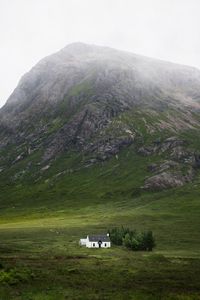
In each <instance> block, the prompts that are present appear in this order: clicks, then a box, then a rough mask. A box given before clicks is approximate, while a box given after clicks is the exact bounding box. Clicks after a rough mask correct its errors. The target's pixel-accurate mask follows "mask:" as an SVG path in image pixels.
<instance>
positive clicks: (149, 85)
mask: <svg viewBox="0 0 200 300" xmlns="http://www.w3.org/2000/svg"><path fill="white" fill-rule="evenodd" d="M199 111H200V71H199V70H198V69H195V68H192V67H188V66H182V65H177V64H174V63H169V62H165V61H160V60H156V59H152V58H148V57H144V56H140V55H136V54H132V53H129V52H123V51H119V50H115V49H111V48H107V47H99V46H94V45H87V44H82V43H74V44H70V45H68V46H66V47H65V48H64V49H62V50H60V51H59V52H57V53H55V54H53V55H50V56H48V57H46V58H44V59H42V60H41V61H40V62H39V63H38V64H37V65H36V66H35V67H33V68H32V69H31V70H30V72H28V73H27V74H25V75H24V76H23V77H22V79H21V80H20V82H19V84H18V86H17V87H16V89H15V90H14V92H13V93H12V95H11V96H10V97H9V99H8V101H7V102H6V104H5V105H4V107H3V108H2V109H1V110H0V151H1V153H3V154H2V155H1V158H0V169H1V173H2V175H3V174H4V173H5V174H6V172H7V171H8V170H12V168H13V166H15V173H16V174H17V173H19V174H21V175H19V176H18V175H16V174H12V171H10V172H11V174H12V176H11V178H20V180H23V178H24V176H26V175H27V174H31V176H33V177H34V176H35V177H36V178H37V177H38V176H40V175H38V174H41V172H42V173H43V171H45V170H47V169H50V168H51V165H52V164H53V163H55V161H56V160H57V159H59V158H60V157H61V156H62V155H64V154H67V153H71V152H73V153H76V154H77V155H80V153H82V160H81V162H79V164H78V165H79V166H78V167H79V168H82V167H83V168H85V167H86V166H87V167H89V166H92V165H95V164H98V163H99V162H104V161H107V160H109V159H111V158H112V157H115V156H117V155H118V154H119V153H120V152H121V151H122V150H123V149H128V148H129V147H133V150H134V151H135V153H138V154H139V155H142V156H152V155H154V156H155V155H156V156H159V155H161V154H162V153H164V154H165V156H166V157H165V161H161V162H160V164H158V165H157V166H154V167H153V166H152V168H154V171H153V172H154V173H155V174H154V176H150V175H149V177H150V178H149V179H147V182H144V187H146V188H150V189H151V188H165V187H173V186H180V185H183V184H185V183H187V182H189V181H191V180H192V179H193V178H194V176H195V174H194V173H195V171H194V166H197V164H198V163H199V157H198V153H197V152H198V149H196V148H195V147H193V146H191V145H190V143H189V142H188V141H187V140H186V139H183V138H180V136H182V135H183V133H187V132H191V131H192V132H194V133H193V134H194V136H195V135H196V134H197V132H198V130H199V126H200V122H199V120H200V118H199ZM130 149H131V148H130ZM35 157H37V159H36V158H35ZM166 160H167V162H166ZM163 164H164V167H163ZM185 164H186V169H187V172H186V173H185V174H183V172H182V171H181V169H182V168H183V166H184V165H185ZM22 165H23V166H22ZM16 166H17V167H16ZM30 166H34V168H33V169H32V167H30ZM16 168H17V170H18V171H16ZM75 168H77V166H76V167H75ZM67 169H68V166H65V170H62V172H66V170H67ZM72 169H73V168H72ZM41 170H42V171H41ZM166 170H168V172H167V173H166ZM171 170H172V172H171ZM169 171H170V172H169ZM20 172H22V173H20ZM57 173H58V174H59V173H60V171H59V170H57ZM158 174H162V176H161V177H160V176H158V177H156V176H157V175H158ZM152 177H153V179H152ZM160 178H161V179H160ZM162 178H163V179H162Z"/></svg>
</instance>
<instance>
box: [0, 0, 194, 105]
mask: <svg viewBox="0 0 200 300" xmlns="http://www.w3.org/2000/svg"><path fill="white" fill-rule="evenodd" d="M77 41H80V42H85V43H92V44H97V45H105V46H110V47H113V48H118V49H124V50H128V51H131V52H134V53H138V54H144V55H146V56H151V57H156V58H161V59H165V60H169V61H173V62H178V63H182V64H188V65H193V66H196V67H199V68H200V0H0V106H2V105H3V104H4V103H5V101H6V100H7V98H8V96H9V95H10V94H11V92H12V91H13V89H14V88H15V87H16V85H17V83H18V81H19V79H20V77H21V76H22V75H23V74H24V73H25V72H27V71H28V70H29V69H30V68H31V67H32V66H33V65H35V64H36V63H37V62H38V60H40V59H41V58H43V57H45V56H47V55H49V54H51V53H53V52H55V51H57V50H59V49H61V48H62V47H64V46H66V45H67V44H69V43H72V42H77Z"/></svg>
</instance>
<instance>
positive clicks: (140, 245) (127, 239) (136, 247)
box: [108, 226, 156, 251]
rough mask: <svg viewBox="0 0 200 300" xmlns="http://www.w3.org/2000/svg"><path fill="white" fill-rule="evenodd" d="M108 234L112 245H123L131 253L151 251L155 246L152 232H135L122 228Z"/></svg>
mask: <svg viewBox="0 0 200 300" xmlns="http://www.w3.org/2000/svg"><path fill="white" fill-rule="evenodd" d="M108 232H109V235H110V239H111V242H112V243H113V244H115V245H123V246H125V247H126V248H128V249H130V250H133V251H152V250H153V248H155V246H156V243H155V238H154V236H153V233H152V231H142V232H137V231H136V230H130V229H129V228H127V227H123V226H122V227H120V228H117V227H115V228H113V229H111V230H108Z"/></svg>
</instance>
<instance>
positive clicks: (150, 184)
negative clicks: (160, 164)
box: [143, 170, 194, 191]
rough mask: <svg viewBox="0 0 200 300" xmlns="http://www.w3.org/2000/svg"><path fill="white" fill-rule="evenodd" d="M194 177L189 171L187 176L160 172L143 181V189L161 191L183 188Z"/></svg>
mask: <svg viewBox="0 0 200 300" xmlns="http://www.w3.org/2000/svg"><path fill="white" fill-rule="evenodd" d="M193 177H194V172H193V171H192V170H190V171H189V172H188V174H187V175H185V176H183V175H182V174H181V173H171V172H162V173H160V174H157V175H155V176H152V177H150V178H148V179H147V180H146V181H145V184H144V187H143V188H144V189H146V190H152V191H154V190H162V189H167V188H173V187H179V186H183V185H184V184H185V183H187V182H190V181H191V180H192V179H193Z"/></svg>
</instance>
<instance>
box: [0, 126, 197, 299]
mask: <svg viewBox="0 0 200 300" xmlns="http://www.w3.org/2000/svg"><path fill="white" fill-rule="evenodd" d="M141 128H142V124H141V126H140V130H141ZM194 134H195V135H196V138H194ZM143 136H144V138H146V139H147V142H149V143H150V142H151V138H152V139H154V138H156V137H157V136H153V137H151V138H150V137H149V136H148V135H147V134H146V136H145V131H144V129H143ZM183 137H186V138H187V140H189V141H190V148H193V147H194V148H195V149H198V147H199V141H200V139H199V134H198V132H195V133H194V132H192V131H191V132H189V131H187V133H184V135H183ZM163 159H164V157H158V156H151V157H142V156H139V155H137V154H136V152H135V149H134V145H133V146H131V147H129V148H128V149H126V150H123V151H122V152H121V153H120V155H119V157H118V159H116V158H113V159H111V160H109V161H107V162H104V163H100V164H97V165H95V166H93V167H90V168H82V169H80V170H77V171H74V172H72V173H70V172H68V173H66V174H64V175H63V176H60V177H55V176H54V175H55V174H57V173H59V172H60V171H63V170H66V166H67V169H68V170H69V169H70V168H71V167H73V166H77V167H78V166H79V167H80V166H81V162H82V160H84V157H83V155H82V154H80V155H79V156H77V155H76V154H75V153H71V154H67V155H64V156H63V157H62V158H60V160H58V161H56V162H55V163H54V165H53V166H52V167H51V168H50V169H49V170H47V171H46V172H44V173H42V175H41V178H39V181H38V182H35V183H34V184H33V183H31V180H33V178H31V177H28V176H27V177H28V178H26V180H24V181H23V183H22V182H21V181H20V180H18V181H16V182H15V184H11V183H9V182H8V180H7V178H5V176H4V177H3V175H2V176H1V183H0V184H1V195H0V209H1V212H2V214H1V219H0V241H1V243H0V262H1V263H2V265H3V268H4V269H3V270H9V269H13V268H14V270H15V271H14V273H13V274H12V276H11V275H10V276H11V277H12V279H13V278H14V279H13V280H14V283H13V282H12V280H11V281H10V282H9V280H7V281H8V283H5V281H6V280H4V284H2V285H1V287H0V296H1V298H2V299H26V300H27V299H184V300H186V299H199V298H198V297H199V296H198V295H199V293H200V285H199V282H200V272H199V267H200V239H199V229H200V219H199V213H200V198H199V194H200V187H199V181H200V176H199V174H197V177H196V179H195V181H194V182H192V183H191V184H188V185H186V186H185V187H184V188H179V189H172V190H168V191H162V192H157V193H153V192H151V193H147V192H141V191H140V189H139V187H140V186H141V185H142V184H143V182H144V178H145V177H146V176H149V173H148V171H147V165H148V164H149V163H152V162H156V161H158V160H163ZM26 163H27V162H24V161H22V162H20V163H18V166H13V167H12V170H11V171H10V173H12V172H13V170H14V169H15V168H16V170H17V168H19V164H21V165H26ZM8 175H9V174H8V173H7V177H8ZM117 225H128V226H129V227H131V228H136V229H140V230H143V229H152V230H153V232H154V234H155V236H156V240H157V248H156V250H155V252H154V253H153V254H147V253H131V252H129V251H127V250H125V249H123V248H118V247H113V248H112V249H109V250H108V249H107V250H105V251H104V250H88V249H84V248H80V247H79V246H78V240H79V238H80V237H84V236H85V235H86V234H88V233H96V232H105V231H106V230H107V228H110V227H112V226H117ZM23 268H26V272H25V275H23V276H24V277H23V276H21V277H22V278H21V277H20V275H19V274H18V275H17V272H18V270H19V271H20V270H23ZM15 272H16V274H15ZM19 278H20V279H19ZM0 280H1V279H0ZM58 295H59V296H58Z"/></svg>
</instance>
